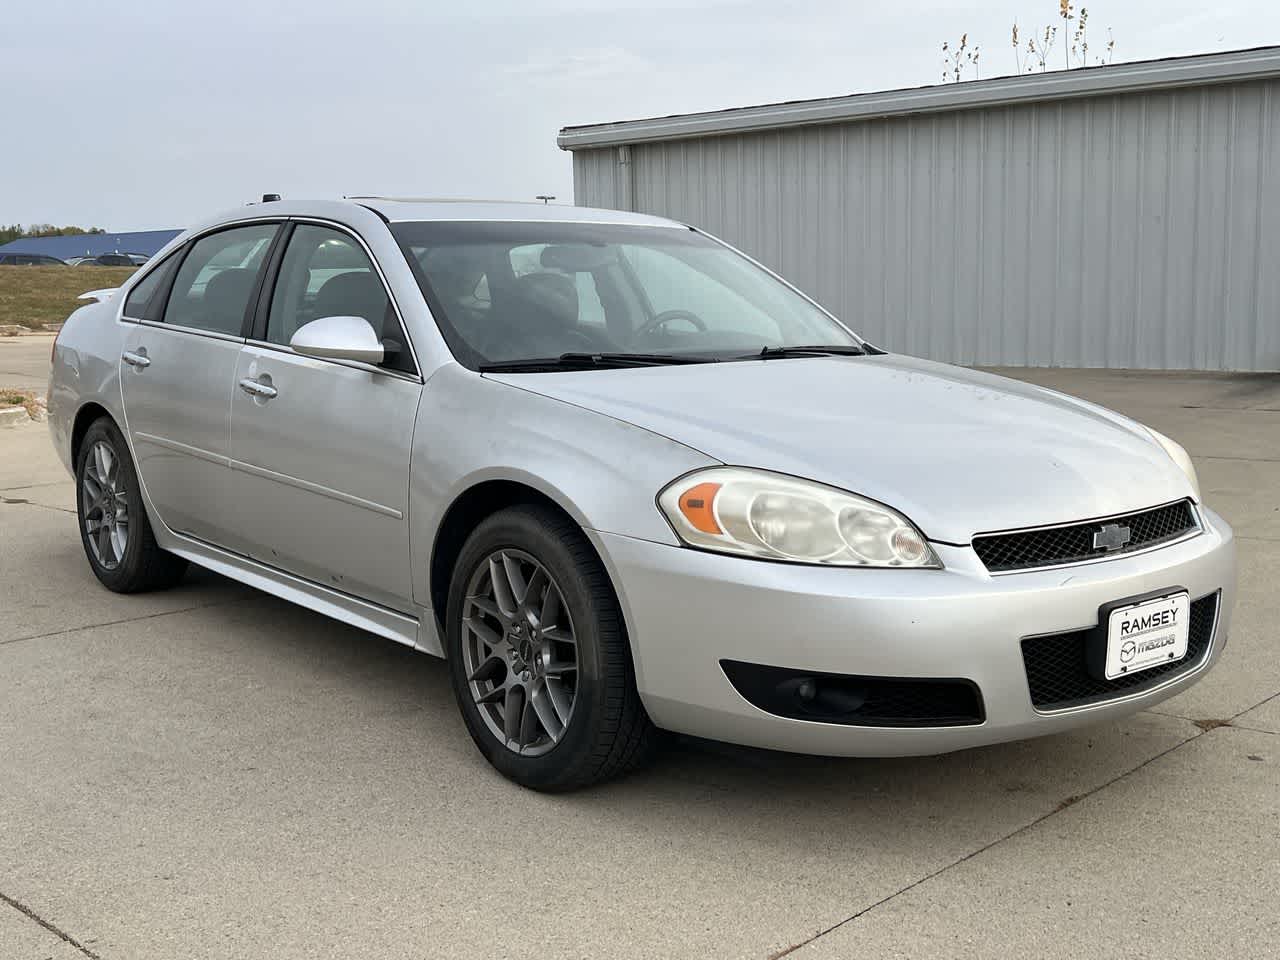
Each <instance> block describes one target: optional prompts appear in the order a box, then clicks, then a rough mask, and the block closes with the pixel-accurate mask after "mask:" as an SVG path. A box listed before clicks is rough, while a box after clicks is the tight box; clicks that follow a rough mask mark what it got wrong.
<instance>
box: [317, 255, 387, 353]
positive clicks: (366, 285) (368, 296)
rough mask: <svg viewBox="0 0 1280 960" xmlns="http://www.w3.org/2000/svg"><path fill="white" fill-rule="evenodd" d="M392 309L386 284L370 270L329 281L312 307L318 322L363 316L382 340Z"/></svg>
mask: <svg viewBox="0 0 1280 960" xmlns="http://www.w3.org/2000/svg"><path fill="white" fill-rule="evenodd" d="M388 306H390V304H389V303H388V302H387V293H386V291H385V290H384V289H383V288H382V281H381V280H379V279H378V278H377V277H375V276H374V275H373V274H372V273H369V272H368V271H363V270H353V271H351V272H350V273H340V274H338V275H337V276H335V277H330V278H329V279H328V280H326V281H325V282H324V286H322V287H321V288H320V289H319V290H318V291H316V299H315V302H314V304H313V305H312V308H313V311H314V313H315V316H316V319H319V318H320V317H363V318H364V319H365V320H367V321H368V322H369V326H371V327H373V329H374V332H375V333H377V334H378V336H380V337H381V336H382V327H383V323H384V320H385V319H386V315H387V308H388Z"/></svg>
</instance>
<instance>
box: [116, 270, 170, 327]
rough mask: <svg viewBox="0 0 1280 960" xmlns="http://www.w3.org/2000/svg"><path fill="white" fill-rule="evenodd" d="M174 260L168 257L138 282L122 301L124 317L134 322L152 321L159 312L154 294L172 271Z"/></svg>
mask: <svg viewBox="0 0 1280 960" xmlns="http://www.w3.org/2000/svg"><path fill="white" fill-rule="evenodd" d="M173 263H174V259H173V257H172V256H169V257H167V258H166V259H165V261H164V262H163V263H161V264H159V265H158V266H157V267H156V268H155V269H154V270H152V271H151V272H150V273H148V274H147V275H146V276H145V277H143V278H142V279H141V280H139V281H138V282H137V283H136V284H135V285H134V287H133V289H132V290H130V291H129V296H128V297H127V298H126V299H125V301H124V315H125V316H126V317H130V318H132V319H134V320H154V319H156V314H158V313H159V312H160V306H161V305H160V303H158V302H152V301H155V300H157V297H156V294H157V293H158V292H159V290H160V289H161V288H162V287H163V286H164V281H165V278H166V277H167V276H168V275H169V273H170V272H171V271H172V270H173Z"/></svg>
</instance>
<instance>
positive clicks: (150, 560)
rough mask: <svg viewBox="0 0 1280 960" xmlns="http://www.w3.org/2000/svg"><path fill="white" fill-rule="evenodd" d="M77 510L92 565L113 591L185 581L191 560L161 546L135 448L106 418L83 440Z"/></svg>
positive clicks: (78, 474)
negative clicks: (153, 527)
mask: <svg viewBox="0 0 1280 960" xmlns="http://www.w3.org/2000/svg"><path fill="white" fill-rule="evenodd" d="M76 513H77V515H78V517H79V520H80V540H81V543H82V544H83V545H84V552H85V556H86V557H88V559H89V566H90V567H91V568H92V569H93V572H94V575H95V576H97V578H98V579H99V580H100V581H102V584H103V586H105V587H107V589H109V590H114V591H116V592H117V593H136V592H138V591H142V590H155V589H159V588H162V587H169V586H172V585H173V584H175V583H177V582H178V581H179V580H181V579H182V575H183V573H184V572H185V571H186V569H187V561H185V560H183V559H182V558H181V557H177V556H174V555H173V554H171V553H169V552H167V551H165V550H162V549H160V547H159V546H158V545H157V544H156V541H155V537H154V536H153V535H152V533H151V524H150V523H149V522H148V520H147V512H146V510H145V509H144V508H143V506H142V491H141V487H140V486H139V484H138V474H137V471H135V470H134V467H133V461H132V460H131V459H130V457H129V448H128V447H127V446H126V445H125V442H124V437H123V436H122V435H121V433H120V431H119V429H117V427H116V425H115V424H114V423H112V422H111V421H110V420H109V419H107V418H106V417H103V418H101V419H99V420H97V421H95V422H94V423H93V424H92V425H91V426H90V427H89V429H88V430H87V431H86V432H85V435H84V439H83V440H82V441H81V443H80V451H79V454H78V456H77V458H76Z"/></svg>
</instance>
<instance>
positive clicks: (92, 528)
mask: <svg viewBox="0 0 1280 960" xmlns="http://www.w3.org/2000/svg"><path fill="white" fill-rule="evenodd" d="M81 483H82V485H83V487H84V490H83V495H84V500H83V501H82V502H83V503H84V510H83V518H84V532H85V541H86V543H87V544H88V546H89V549H90V550H91V551H92V552H93V558H94V559H95V560H97V561H98V563H99V564H101V565H102V568H103V569H104V570H115V569H116V568H117V567H119V566H120V561H122V560H123V559H124V553H125V550H126V548H127V547H128V546H129V522H130V516H129V495H128V493H127V491H126V490H125V488H124V484H123V483H122V480H121V476H120V458H119V457H117V456H116V454H115V451H113V450H112V449H111V446H110V445H109V444H108V443H107V442H106V441H105V440H99V441H97V442H96V443H94V445H93V447H92V448H91V449H90V450H89V456H88V459H87V461H86V462H85V467H84V475H83V477H82V478H81Z"/></svg>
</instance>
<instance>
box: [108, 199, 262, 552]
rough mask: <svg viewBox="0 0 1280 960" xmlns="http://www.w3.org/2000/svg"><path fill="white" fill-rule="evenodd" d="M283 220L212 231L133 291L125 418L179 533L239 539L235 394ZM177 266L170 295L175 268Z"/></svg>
mask: <svg viewBox="0 0 1280 960" xmlns="http://www.w3.org/2000/svg"><path fill="white" fill-rule="evenodd" d="M277 229H278V224H273V223H266V224H261V223H260V224H253V225H250V226H244V227H237V228H233V229H228V230H221V231H219V232H217V233H213V234H209V235H208V236H205V237H203V238H201V239H199V240H197V241H196V242H195V243H194V244H191V245H190V247H189V249H184V250H181V251H179V252H178V253H175V254H174V255H173V256H172V257H171V258H170V260H172V261H173V262H172V263H170V262H168V261H166V263H164V264H161V265H160V266H159V267H157V268H156V270H155V271H153V272H152V273H151V274H149V275H148V276H147V277H145V278H143V280H142V281H141V282H140V283H139V284H137V285H136V286H135V287H134V288H133V290H132V291H131V292H130V294H129V297H128V300H127V301H126V305H125V308H124V316H125V318H126V319H129V320H134V321H136V324H135V326H134V328H133V330H132V331H131V332H130V335H129V337H128V339H127V341H126V344H125V350H124V353H123V355H122V357H121V360H120V383H121V392H122V395H123V399H124V409H125V419H126V422H127V426H128V431H129V438H130V441H131V442H132V445H133V451H134V457H135V461H136V463H137V467H138V472H139V474H140V475H141V477H142V482H143V484H144V486H145V487H146V491H147V495H148V497H149V498H150V500H151V504H152V506H153V507H155V509H156V512H157V513H158V514H159V515H160V519H161V520H163V521H164V523H165V525H166V526H167V527H169V528H170V529H171V530H174V531H177V532H179V533H184V534H189V535H191V536H195V537H198V538H200V539H202V540H208V541H210V542H213V543H217V544H221V545H224V546H232V544H231V543H229V540H230V529H229V527H230V524H229V523H228V522H227V518H228V517H229V516H230V515H231V514H232V513H233V512H234V510H235V504H234V503H233V502H232V501H231V499H230V497H229V488H228V479H229V476H228V475H229V469H228V466H229V461H228V457H229V446H228V444H229V440H230V425H231V416H230V411H231V392H232V390H233V389H234V387H235V371H236V362H237V360H238V359H239V355H240V349H241V347H242V346H243V343H244V337H243V329H244V324H245V319H246V315H247V313H248V307H249V301H250V299H251V293H252V291H253V288H254V287H255V285H256V283H257V280H258V274H259V271H260V270H261V269H262V265H263V263H264V262H265V260H266V253H267V248H268V247H269V246H270V243H271V239H272V238H273V237H274V235H275V233H276V230H277ZM175 268H176V271H177V272H176V275H175V276H174V278H173V282H172V285H171V287H170V288H169V293H168V296H167V298H166V297H165V290H166V287H167V286H168V285H169V284H168V279H169V278H168V274H169V273H170V272H171V271H172V270H173V269H175Z"/></svg>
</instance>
